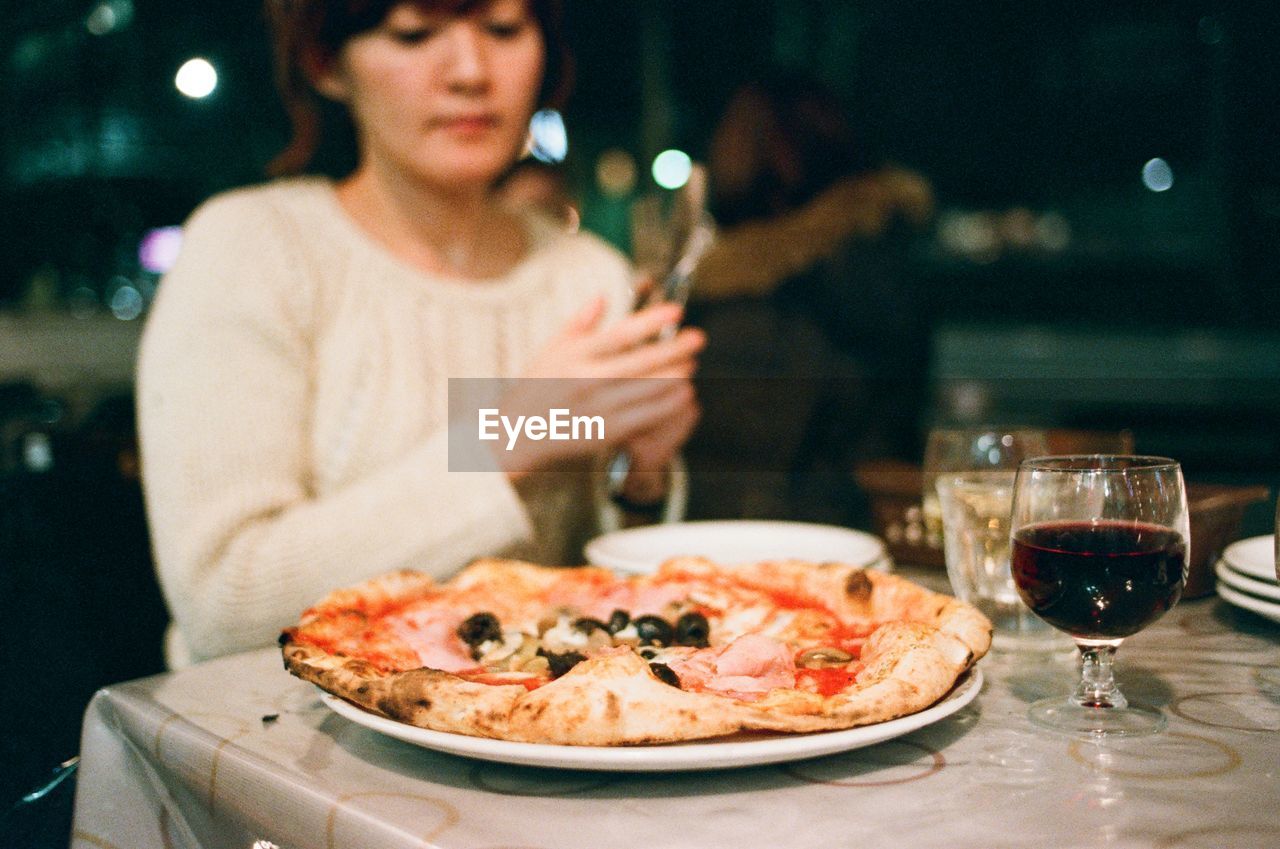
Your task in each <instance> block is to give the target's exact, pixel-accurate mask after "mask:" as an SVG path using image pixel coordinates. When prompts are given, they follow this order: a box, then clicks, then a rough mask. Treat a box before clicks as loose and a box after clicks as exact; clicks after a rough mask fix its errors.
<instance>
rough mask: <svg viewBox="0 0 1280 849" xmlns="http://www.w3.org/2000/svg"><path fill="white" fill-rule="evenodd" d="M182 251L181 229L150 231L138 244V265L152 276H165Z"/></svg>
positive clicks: (168, 228)
mask: <svg viewBox="0 0 1280 849" xmlns="http://www.w3.org/2000/svg"><path fill="white" fill-rule="evenodd" d="M181 249H182V228H181V227H157V228H156V229H154V230H148V231H147V234H146V235H145V236H143V237H142V241H141V242H140V243H139V244H138V264H139V265H141V266H142V267H143V268H144V269H145V270H147V271H150V272H151V273H152V274H164V273H165V272H166V271H168V270H169V269H170V268H172V267H173V263H174V261H175V260H176V259H177V258H178V252H179V251H180V250H181Z"/></svg>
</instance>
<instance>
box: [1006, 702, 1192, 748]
mask: <svg viewBox="0 0 1280 849" xmlns="http://www.w3.org/2000/svg"><path fill="white" fill-rule="evenodd" d="M1027 716H1028V717H1030V719H1031V721H1032V722H1033V723H1035V724H1036V725H1039V726H1040V727H1041V728H1048V729H1049V730H1051V731H1057V732H1058V733H1060V734H1071V735H1074V736H1078V737H1107V738H1111V737H1142V736H1144V735H1147V734H1158V733H1159V732H1161V731H1163V730H1164V727H1165V725H1166V724H1167V721H1166V720H1165V717H1164V714H1163V713H1161V712H1160V711H1159V710H1158V709H1156V708H1153V707H1150V706H1148V705H1140V704H1134V703H1133V702H1130V703H1129V705H1128V707H1123V708H1101V707H1084V706H1083V705H1078V704H1076V703H1075V702H1073V701H1070V700H1069V699H1065V698H1062V697H1061V696H1057V697H1054V698H1052V699H1041V700H1040V701H1038V702H1035V703H1034V704H1032V705H1031V707H1030V708H1029V709H1028V710H1027Z"/></svg>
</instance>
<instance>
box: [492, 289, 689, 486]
mask: <svg viewBox="0 0 1280 849" xmlns="http://www.w3.org/2000/svg"><path fill="white" fill-rule="evenodd" d="M604 308H605V304H604V300H603V299H600V298H597V299H596V300H594V301H593V302H592V303H590V304H588V305H587V307H586V308H584V309H583V310H582V311H581V312H579V313H578V314H577V315H576V316H574V317H573V318H572V319H571V320H570V321H569V322H568V323H567V324H566V325H565V327H564V329H563V330H561V331H560V333H558V334H557V335H556V336H555V337H554V338H553V339H552V340H551V342H550V343H548V345H547V346H546V347H545V348H544V349H543V350H542V352H541V353H540V354H539V355H538V356H537V357H536V358H535V359H534V360H533V362H532V363H530V365H529V368H528V369H527V370H526V371H525V373H524V374H523V375H521V379H520V380H517V381H516V382H515V384H514V385H513V387H512V389H511V391H509V392H508V393H507V394H506V396H504V398H503V399H502V401H501V402H500V409H501V411H502V414H503V415H506V416H508V417H509V418H511V419H514V418H515V417H516V416H518V415H540V416H547V415H548V413H549V411H550V410H551V409H555V408H560V409H567V410H569V414H570V415H571V416H575V417H576V416H588V417H591V416H599V417H600V418H601V419H602V420H603V421H604V422H605V427H604V438H603V439H598V440H594V441H585V440H573V441H553V440H550V439H543V440H537V441H534V440H530V439H522V440H519V441H517V443H516V445H515V446H514V447H513V449H512V450H510V451H500V452H499V458H498V459H499V465H500V466H501V467H502V468H503V470H504V471H506V472H507V474H508V476H510V477H511V478H512V479H513V480H514V479H518V478H519V477H522V476H523V475H524V474H526V473H528V472H531V471H535V470H537V469H541V468H545V467H547V466H549V465H551V464H553V463H555V462H556V461H558V460H561V459H565V458H567V457H572V456H583V455H590V454H600V453H602V452H606V451H617V450H624V451H627V452H628V454H629V455H630V456H631V462H632V469H633V474H632V475H629V476H628V480H627V488H626V489H625V490H624V492H625V494H627V495H628V497H631V495H632V494H633V491H632V487H636V488H637V489H636V490H635V492H634V495H635V496H636V500H642V499H641V498H640V496H641V495H642V494H645V493H642V492H640V491H639V489H640V488H642V487H641V484H642V482H644V483H645V484H646V487H644V488H651V487H653V486H654V484H655V479H656V478H658V476H661V478H660V480H657V481H656V483H658V484H659V485H660V486H661V488H660V489H659V491H658V493H657V495H656V496H654V497H651V498H650V499H648V500H653V498H656V497H661V494H662V492H663V491H665V470H666V466H667V464H668V463H669V462H670V461H671V458H672V457H674V456H675V454H676V452H677V451H679V449H680V446H681V445H683V444H684V442H685V440H686V439H688V437H689V434H690V433H691V432H692V430H693V426H694V424H695V423H696V422H697V418H698V407H697V401H696V400H695V398H694V392H693V384H692V381H691V378H692V375H693V372H694V369H695V367H696V365H697V361H696V356H697V354H698V352H699V351H701V350H702V347H703V345H704V344H705V342H706V338H705V336H704V334H703V333H702V331H700V330H697V329H695V328H683V329H681V330H680V331H679V332H677V333H676V334H674V335H673V336H671V337H670V338H667V339H662V338H659V337H660V334H661V332H662V330H663V328H666V327H669V326H671V325H675V324H676V323H677V322H679V320H680V317H681V315H682V313H683V310H682V309H681V308H680V307H679V306H677V305H674V304H666V303H662V304H657V305H654V306H652V307H648V308H646V309H643V310H640V311H638V312H636V313H633V314H631V315H629V316H627V317H626V318H624V319H622V320H621V321H618V322H616V323H614V324H612V325H610V326H609V327H606V328H601V327H600V322H601V320H602V319H603V317H604ZM633 478H634V479H635V481H634V483H633V480H632V479H633Z"/></svg>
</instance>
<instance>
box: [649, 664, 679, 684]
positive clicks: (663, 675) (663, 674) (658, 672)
mask: <svg viewBox="0 0 1280 849" xmlns="http://www.w3.org/2000/svg"><path fill="white" fill-rule="evenodd" d="M649 669H650V670H652V671H653V674H654V675H655V676H657V678H658V680H659V681H661V682H662V683H663V684H670V685H671V686H672V687H675V688H676V689H677V690H679V689H680V679H679V678H678V677H677V676H676V674H675V673H674V672H672V671H671V667H670V666H667V665H666V664H665V663H651V664H649Z"/></svg>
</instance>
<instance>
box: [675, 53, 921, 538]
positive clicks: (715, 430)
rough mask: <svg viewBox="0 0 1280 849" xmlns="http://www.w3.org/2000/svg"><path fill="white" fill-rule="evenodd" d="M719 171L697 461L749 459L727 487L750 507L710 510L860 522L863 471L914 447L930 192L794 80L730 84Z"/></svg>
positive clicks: (694, 316) (695, 314)
mask: <svg viewBox="0 0 1280 849" xmlns="http://www.w3.org/2000/svg"><path fill="white" fill-rule="evenodd" d="M707 165H708V172H709V177H710V200H709V206H710V210H711V213H712V214H713V216H714V217H715V219H716V222H717V224H718V226H719V230H718V234H717V239H716V242H715V244H714V245H713V246H712V248H711V250H710V251H709V252H708V253H707V255H706V256H705V257H704V258H703V260H702V261H701V262H700V264H699V265H698V268H697V271H696V273H695V285H694V287H693V297H694V299H695V300H696V301H697V303H696V304H695V306H694V307H691V310H690V315H691V321H693V322H695V323H697V324H698V325H699V326H701V327H703V328H704V329H705V330H706V331H707V334H708V338H709V339H710V340H711V343H710V345H709V346H708V348H707V350H706V352H705V356H704V357H703V364H704V368H702V369H701V370H700V373H699V380H700V386H699V397H700V398H702V400H703V402H704V405H705V407H706V415H705V419H704V423H703V427H701V428H700V430H699V434H698V437H697V439H696V444H695V446H693V447H692V448H691V456H690V462H691V464H693V463H695V461H697V462H698V463H699V464H700V465H701V466H703V467H704V468H708V467H709V468H710V469H711V471H712V472H713V473H714V472H715V469H716V467H717V465H719V466H723V467H724V468H725V470H726V471H727V472H733V471H734V470H735V468H747V469H750V468H751V467H753V466H754V472H749V473H748V480H747V481H745V482H739V485H738V486H736V487H720V488H719V489H720V491H721V492H724V493H731V492H740V493H748V494H752V493H754V495H753V499H754V500H753V501H752V502H751V503H742V504H733V503H707V502H705V501H699V502H698V503H696V504H695V505H694V507H695V509H696V511H697V514H698V515H699V516H702V515H707V514H718V515H745V516H753V517H760V518H764V517H772V518H799V519H810V520H821V521H834V522H840V523H850V524H859V523H864V522H865V521H866V520H867V519H866V517H865V516H863V515H859V511H860V510H861V509H862V508H861V507H859V506H858V505H857V504H856V503H855V502H857V501H858V498H859V496H858V493H857V492H856V491H855V490H853V489H852V484H851V482H850V471H851V469H852V468H853V463H854V462H856V460H857V459H859V458H860V457H866V456H883V455H899V454H910V453H912V452H915V451H917V450H918V447H917V441H918V430H919V424H918V418H919V415H920V409H921V406H922V399H923V394H924V385H925V372H926V367H927V361H928V332H929V330H928V329H929V321H928V317H927V314H926V311H925V301H924V297H923V293H922V292H921V291H920V290H919V287H918V285H917V283H916V281H915V280H914V279H913V277H912V275H911V273H910V268H909V263H908V253H909V250H910V248H911V246H912V244H913V240H914V239H915V238H916V237H917V235H918V234H919V233H920V232H922V229H923V227H924V226H925V224H926V223H927V222H928V221H929V219H930V217H931V215H932V211H933V197H932V192H931V191H930V187H929V184H928V182H927V181H926V180H924V179H923V178H922V177H920V176H919V175H917V174H914V173H911V172H908V171H905V170H902V169H899V168H893V167H887V166H884V165H881V164H880V163H878V162H876V161H875V159H874V158H873V157H872V156H871V155H870V154H869V153H868V152H867V150H866V148H865V146H864V145H863V143H862V140H861V138H860V137H859V135H858V133H857V132H856V131H855V128H854V127H853V125H852V123H851V122H850V120H849V119H848V117H847V115H846V113H845V109H844V107H843V105H842V104H841V103H840V101H839V99H838V98H837V97H836V96H835V95H834V94H833V93H832V92H831V91H830V90H829V89H828V88H827V87H826V86H825V85H824V84H822V83H821V82H820V81H819V80H817V79H816V78H814V77H813V76H811V75H808V74H805V73H801V72H793V71H776V72H773V73H770V74H767V75H765V76H762V77H760V78H758V79H754V80H751V81H749V82H746V83H743V84H742V85H741V86H739V87H738V88H737V89H736V90H735V92H734V94H733V95H732V97H731V98H730V99H729V101H728V104H727V106H726V107H725V109H724V112H723V114H722V115H721V117H720V120H719V122H718V123H717V126H716V129H715V131H714V134H713V137H712V139H711V143H710V145H709V155H708V162H707ZM726 378H727V379H726ZM746 396H750V397H751V398H752V399H753V400H752V402H751V403H746V404H744V403H742V398H743V397H746ZM753 410H754V411H758V412H757V413H755V414H753V413H752V412H751V411H753ZM753 415H754V418H753ZM708 453H711V454H712V455H713V456H712V457H711V458H710V460H709V461H708V457H707V455H708ZM694 455H701V456H697V457H696V456H694ZM756 472H758V473H759V474H756V477H755V479H754V480H751V479H750V478H751V474H754V473H756ZM775 479H780V480H775ZM697 491H698V492H699V497H700V499H701V495H702V493H704V492H708V491H712V492H714V491H716V490H715V489H714V488H712V487H708V486H700V487H698V488H697ZM770 493H773V497H767V496H769V494H770Z"/></svg>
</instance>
